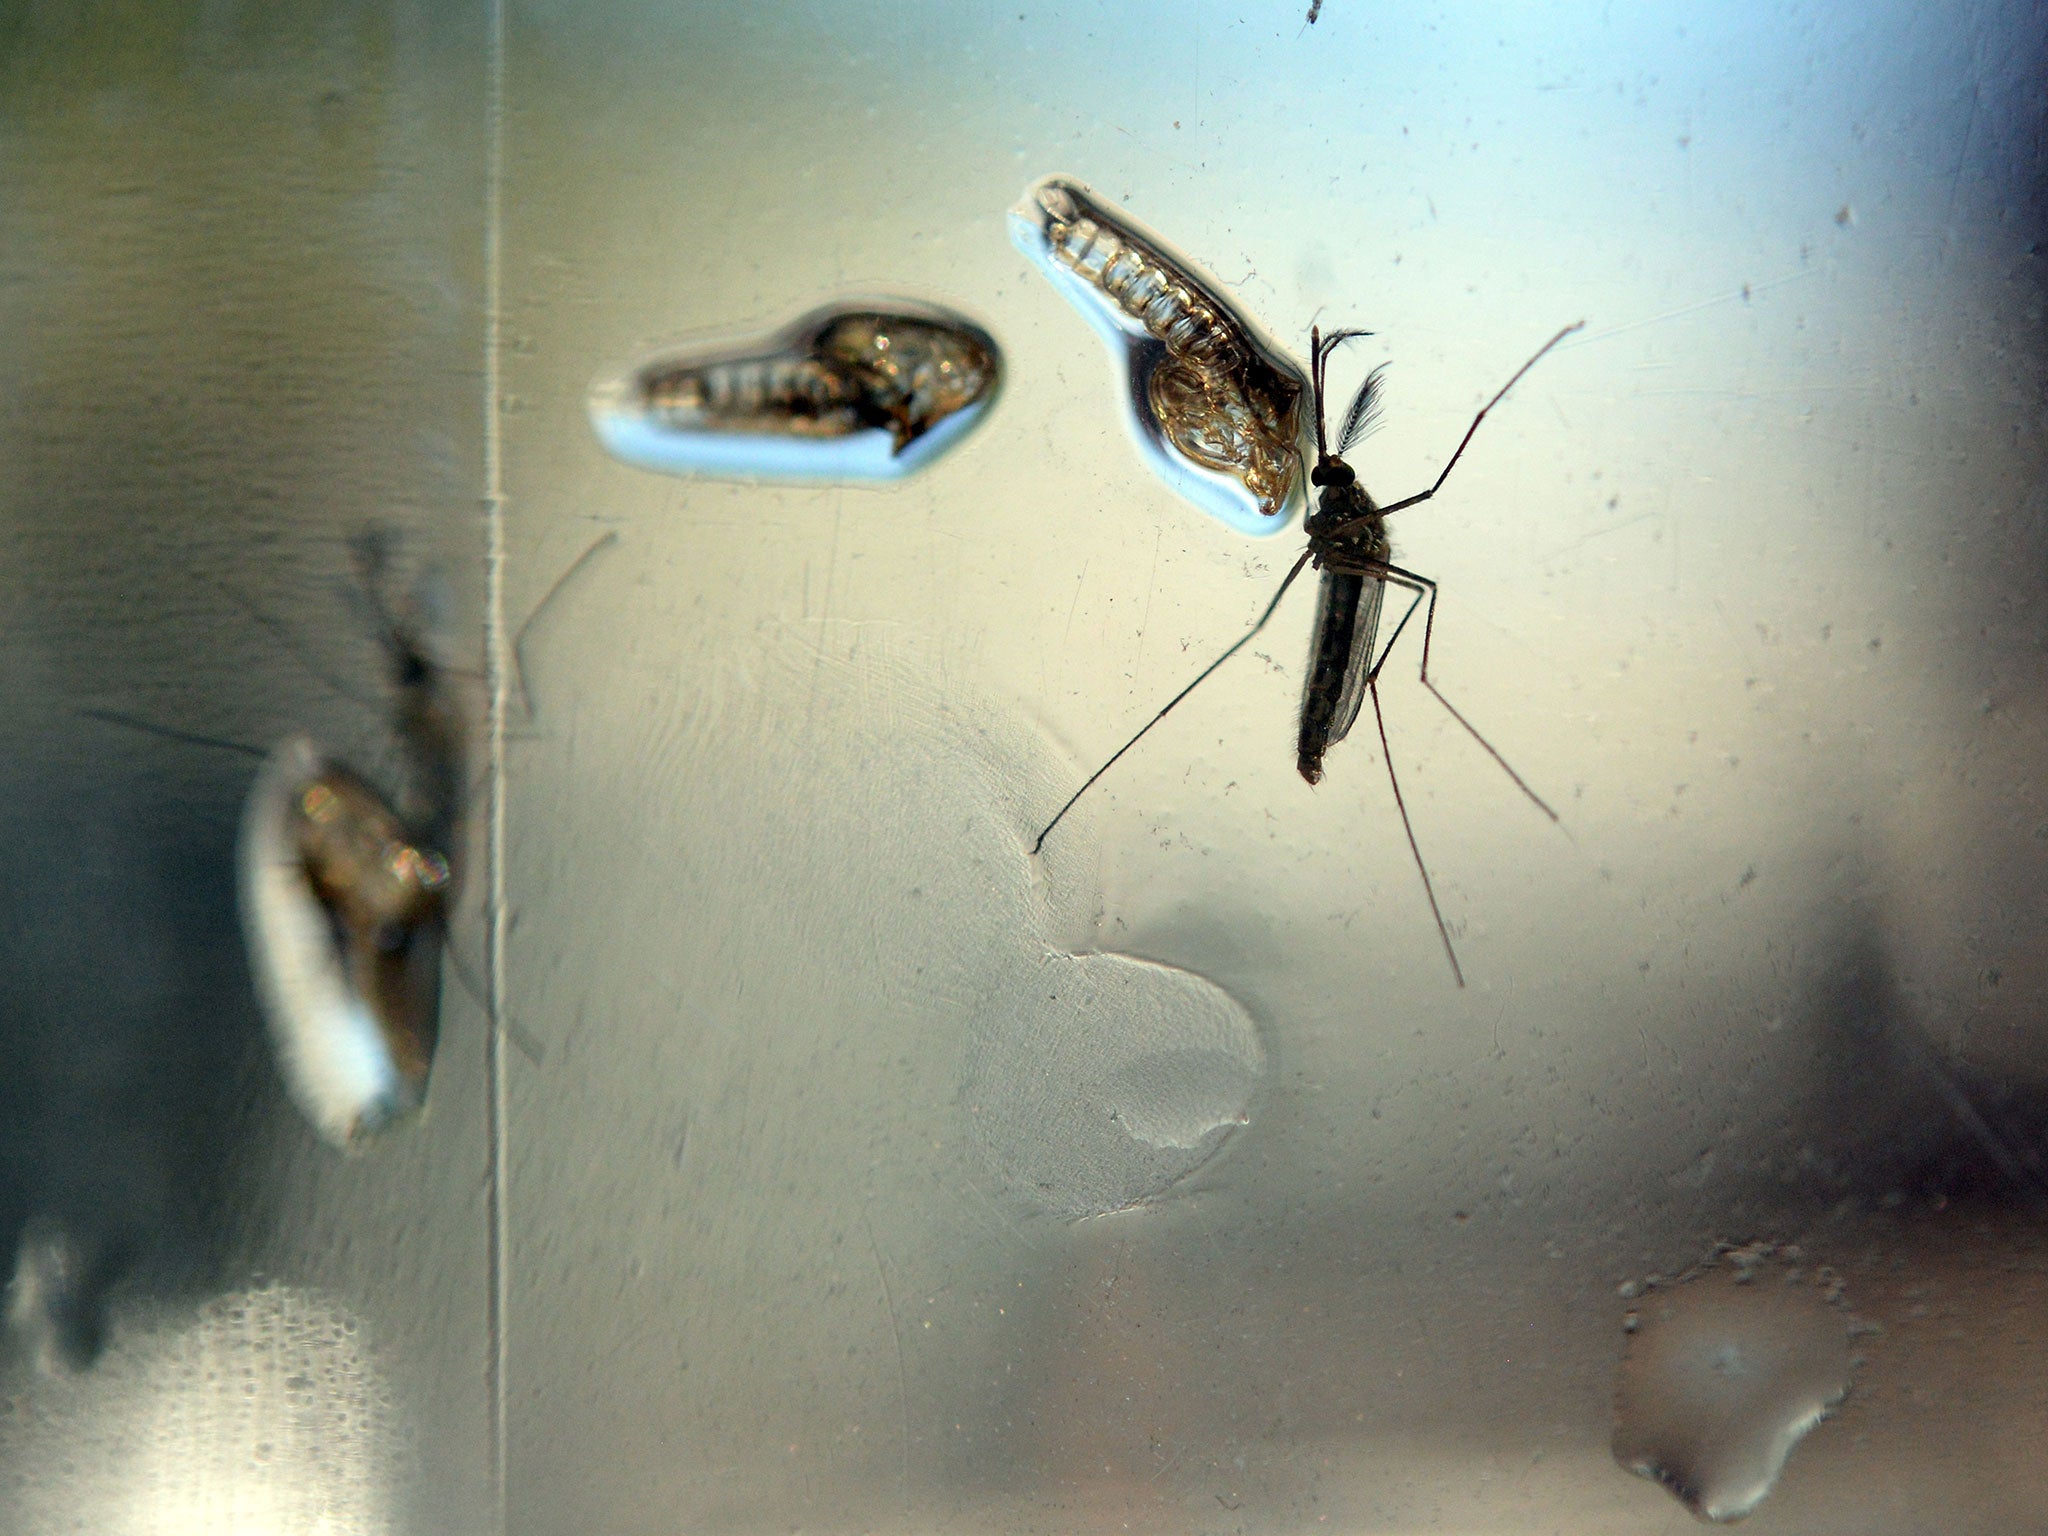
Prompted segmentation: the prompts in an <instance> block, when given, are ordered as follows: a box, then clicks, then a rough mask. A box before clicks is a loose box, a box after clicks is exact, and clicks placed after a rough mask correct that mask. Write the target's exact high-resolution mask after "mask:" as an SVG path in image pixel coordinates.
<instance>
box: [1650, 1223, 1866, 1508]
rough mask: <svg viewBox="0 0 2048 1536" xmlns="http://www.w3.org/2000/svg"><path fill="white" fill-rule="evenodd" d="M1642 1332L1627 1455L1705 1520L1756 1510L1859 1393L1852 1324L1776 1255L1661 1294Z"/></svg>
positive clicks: (1748, 1259) (1654, 1290)
mask: <svg viewBox="0 0 2048 1536" xmlns="http://www.w3.org/2000/svg"><path fill="white" fill-rule="evenodd" d="M1728 1259H1740V1260H1742V1261H1741V1262H1729V1261H1728ZM1630 1327H1631V1333H1630V1336H1629V1342H1628V1348H1627V1351H1626V1352H1625V1354H1624V1355H1623V1357H1622V1362H1621V1369H1620V1373H1619V1376H1618V1379H1617V1381H1616V1384H1615V1410H1614V1411H1615V1429H1614V1456H1615V1459H1616V1460H1617V1461H1619V1462H1620V1463H1621V1464H1622V1465H1623V1466H1625V1467H1627V1468H1628V1469H1629V1470H1630V1471H1631V1472H1635V1473H1637V1474H1639V1475H1640V1476H1643V1477H1647V1478H1650V1479H1652V1480H1653V1481H1655V1482H1658V1483H1661V1484H1663V1485H1664V1486H1665V1487H1666V1488H1668V1489H1670V1490H1671V1492H1672V1493H1673V1494H1675V1495H1676V1496H1677V1497H1678V1498H1679V1499H1680V1500H1681V1501H1682V1502H1683V1503H1684V1504H1685V1506H1686V1507H1687V1508H1688V1509H1690V1510H1691V1511H1692V1512H1693V1513H1694V1514H1696V1515H1698V1516H1700V1517H1701V1518H1702V1519H1706V1520H1739V1519H1741V1518H1742V1517H1743V1516H1744V1515H1746V1514H1748V1513H1749V1512H1750V1511H1751V1510H1753V1509H1755V1508H1756V1506H1757V1505H1758V1504H1759V1503H1760V1502H1762V1500H1763V1498H1764V1495H1766V1494H1767V1493H1769V1492H1770V1491H1771V1488H1772V1485H1773V1484H1775V1483H1776V1482H1777V1479H1778V1474H1779V1472H1780V1471H1781V1470H1782V1469H1783V1468H1784V1465H1785V1458H1786V1457H1788V1456H1789V1455H1791V1453H1792V1447H1793V1446H1795V1445H1797V1444H1798V1443H1799V1441H1800V1440H1801V1438H1803V1437H1804V1436H1805V1435H1806V1433H1807V1432H1808V1431H1809V1430H1811V1429H1812V1428H1813V1427H1814V1426H1815V1425H1816V1424H1818V1423H1820V1421H1821V1420H1822V1419H1824V1418H1825V1417H1827V1415H1828V1412H1829V1410H1831V1409H1832V1408H1833V1407H1834V1405H1835V1404H1836V1403H1838V1402H1840V1401H1841V1399H1842V1395H1843V1393H1845V1392H1846V1391H1848V1388H1849V1334H1848V1325H1847V1322H1846V1320H1845V1319H1844V1317H1843V1315H1842V1314H1841V1313H1840V1312H1838V1311H1836V1310H1834V1309H1833V1308H1832V1307H1830V1306H1829V1304H1828V1298H1827V1297H1825V1296H1823V1295H1822V1294H1821V1293H1820V1292H1818V1291H1817V1290H1816V1289H1815V1287H1814V1286H1812V1285H1811V1284H1808V1283H1806V1282H1805V1281H1804V1278H1803V1276H1802V1273H1801V1272H1800V1271H1799V1270H1798V1269H1796V1268H1792V1267H1788V1266H1786V1265H1784V1264H1782V1263H1780V1262H1779V1261H1778V1260H1776V1259H1774V1258H1773V1257H1772V1256H1771V1253H1770V1251H1769V1250H1767V1249H1759V1248H1756V1247H1752V1248H1747V1249H1739V1250H1735V1251H1734V1253H1733V1254H1732V1255H1729V1256H1727V1258H1724V1259H1722V1260H1718V1261H1716V1262H1712V1263H1710V1264H1708V1265H1706V1266H1704V1267H1702V1268H1701V1269H1700V1270H1698V1271H1697V1272H1695V1273H1694V1274H1692V1275H1690V1276H1688V1277H1686V1278H1685V1279H1683V1280H1681V1281H1678V1282H1675V1283H1669V1284H1663V1283H1660V1284H1658V1285H1655V1286H1653V1287H1651V1288H1650V1289H1649V1290H1648V1291H1647V1294H1645V1295H1644V1297H1643V1299H1642V1300H1641V1301H1640V1302H1639V1303H1638V1304H1637V1310H1636V1311H1635V1312H1633V1313H1631V1314H1630Z"/></svg>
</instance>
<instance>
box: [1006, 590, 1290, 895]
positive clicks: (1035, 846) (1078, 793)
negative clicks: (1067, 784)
mask: <svg viewBox="0 0 2048 1536" xmlns="http://www.w3.org/2000/svg"><path fill="white" fill-rule="evenodd" d="M1313 553H1314V551H1313V550H1310V549H1304V550H1303V551H1302V552H1301V558H1300V559H1298V560H1296V561H1295V562H1294V565H1293V568H1292V569H1290V570H1289V571H1288V573H1287V576H1286V578H1285V579H1284V580H1283V581H1282V582H1281V583H1280V590H1279V591H1278V592H1275V593H1274V594H1273V600H1272V601H1271V602H1270V603H1268V604H1266V611H1265V612H1264V613H1262V614H1260V615H1259V618H1258V622H1257V623H1255V624H1254V625H1252V627H1251V628H1250V629H1248V630H1246V631H1245V632H1244V634H1243V635H1241V636H1239V637H1238V640H1237V643H1236V644H1234V645H1232V646H1231V648H1230V649H1229V650H1227V651H1225V652H1224V653H1223V654H1222V655H1221V656H1218V657H1217V658H1216V659H1215V660H1214V661H1212V662H1210V663H1209V665H1208V666H1206V667H1204V668H1202V670H1201V672H1200V673H1199V674H1198V675H1197V676H1196V678H1195V680H1194V681H1193V682H1192V683H1189V684H1188V685H1187V687H1185V688H1183V689H1181V691H1180V692H1179V693H1176V694H1175V695H1174V696H1173V697H1172V698H1170V699H1168V700H1167V701H1166V707H1165V708H1164V709H1161V710H1160V711H1159V713H1158V714H1156V715H1154V716H1153V717H1152V718H1151V719H1150V720H1147V721H1146V722H1145V723H1144V724H1143V725H1142V726H1140V727H1138V734H1137V735H1136V736H1133V737H1132V738H1131V739H1130V740H1129V741H1127V742H1125V743H1124V744H1123V745H1122V746H1120V747H1118V748H1117V749H1116V751H1115V752H1113V753H1111V754H1110V757H1109V761H1108V762H1106V763H1104V764H1103V765H1102V766H1101V767H1100V768H1098V769H1096V770H1095V771H1094V772H1093V773H1091V774H1089V775H1088V778H1087V781H1086V782H1085V783H1083V784H1082V786H1081V787H1080V788H1079V789H1077V790H1075V791H1074V792H1073V794H1072V795H1070V796H1068V797H1067V803H1066V804H1065V805H1063V806H1061V807H1060V808H1059V810H1058V812H1056V813H1055V814H1054V816H1053V818H1052V820H1051V821H1048V822H1047V823H1046V824H1045V827H1044V830H1042V831H1041V832H1040V833H1039V834H1038V838H1037V840H1036V841H1035V842H1033V843H1032V845H1031V854H1032V857H1034V858H1036V857H1037V856H1038V850H1039V849H1041V848H1043V847H1044V846H1045V840H1046V838H1048V837H1050V836H1051V835H1052V829H1053V828H1054V827H1056V826H1058V825H1059V824H1060V818H1061V817H1063V816H1065V815H1066V814H1067V812H1069V811H1071V810H1072V809H1073V808H1074V802H1075V801H1076V800H1079V799H1080V798H1081V797H1082V796H1083V795H1085V794H1087V793H1088V791H1089V789H1090V788H1092V787H1093V786H1094V783H1095V781H1096V780H1097V779H1099V778H1101V777H1102V776H1103V775H1104V774H1105V773H1107V772H1109V770H1110V769H1111V768H1113V767H1115V766H1116V760H1117V759H1118V758H1120V757H1122V756H1123V755H1124V754H1125V753H1126V752H1128V751H1130V750H1131V748H1133V747H1135V746H1136V745H1137V744H1138V742H1139V740H1140V739H1141V738H1142V737H1143V736H1144V734H1145V733H1146V732H1147V731H1149V730H1151V729H1152V727H1153V726H1155V725H1157V724H1158V723H1159V722H1160V721H1162V720H1164V719H1165V718H1166V716H1167V713H1168V711H1170V710H1171V709H1172V708H1173V706H1174V705H1176V704H1178V703H1179V702H1180V701H1181V700H1182V699H1184V698H1186V697H1187V696H1188V695H1189V694H1191V693H1193V692H1194V691H1195V690H1196V689H1197V688H1199V687H1201V686H1202V684H1203V683H1204V682H1205V681H1207V679H1208V676H1209V674H1210V673H1211V672H1214V671H1215V670H1216V669H1217V668H1218V667H1220V666H1222V665H1223V663H1225V662H1226V661H1228V660H1230V658H1231V657H1233V656H1235V655H1236V654H1237V653H1238V652H1239V651H1241V650H1243V649H1244V648H1245V646H1246V645H1247V644H1249V643H1250V641H1251V638H1252V636H1253V635H1256V634H1257V633H1258V632H1259V631H1260V630H1262V629H1264V628H1265V627H1266V620H1268V619H1270V618H1272V617H1273V611H1274V610H1275V609H1276V608H1278V607H1279V606H1280V599H1281V598H1283V597H1285V596H1286V595H1287V589H1288V588H1289V587H1291V586H1293V585H1294V578H1295V577H1297V576H1299V575H1300V574H1301V572H1302V567H1304V566H1306V565H1307V564H1308V557H1309V556H1310V555H1311V554H1313Z"/></svg>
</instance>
